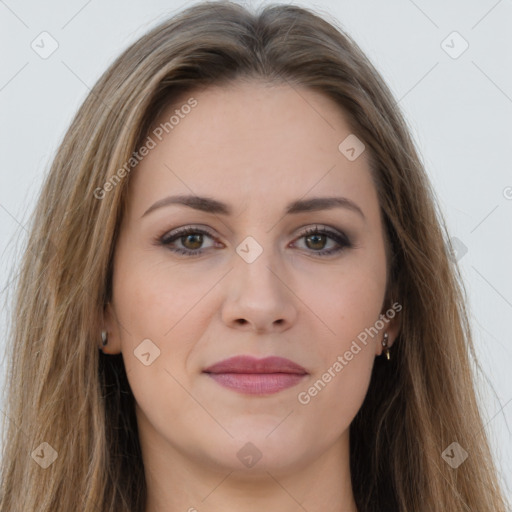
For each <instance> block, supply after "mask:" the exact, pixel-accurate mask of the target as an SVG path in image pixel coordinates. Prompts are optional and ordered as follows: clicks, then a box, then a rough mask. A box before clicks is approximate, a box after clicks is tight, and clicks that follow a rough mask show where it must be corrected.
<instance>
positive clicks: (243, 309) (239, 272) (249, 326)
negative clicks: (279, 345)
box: [222, 250, 298, 333]
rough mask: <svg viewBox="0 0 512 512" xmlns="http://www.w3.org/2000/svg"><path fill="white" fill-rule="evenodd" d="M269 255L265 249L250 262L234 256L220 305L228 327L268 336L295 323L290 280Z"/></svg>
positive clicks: (295, 305)
mask: <svg viewBox="0 0 512 512" xmlns="http://www.w3.org/2000/svg"><path fill="white" fill-rule="evenodd" d="M271 253H272V251H270V250H264V251H263V252H262V253H261V254H260V256H259V257H258V258H257V259H256V260H255V261H253V262H252V263H247V262H246V261H244V260H243V259H242V258H239V257H238V256H237V255H236V257H235V262H234V268H233V270H232V271H231V272H229V274H228V276H227V279H228V280H229V284H228V287H227V289H228V292H227V294H226V298H225V300H224V304H223V306H222V320H223V322H224V323H225V324H226V325H227V326H228V327H231V328H236V329H242V330H247V331H253V332H256V333H269V332H281V331H285V330H287V329H289V328H290V327H291V326H292V325H293V323H294V322H295V320H296V317H297V300H298V299H297V296H296V295H295V294H294V293H293V284H292V283H290V280H291V278H290V276H289V273H287V272H286V271H285V269H284V267H283V266H282V265H280V264H279V262H278V261H277V258H276V257H274V256H275V255H274V254H271Z"/></svg>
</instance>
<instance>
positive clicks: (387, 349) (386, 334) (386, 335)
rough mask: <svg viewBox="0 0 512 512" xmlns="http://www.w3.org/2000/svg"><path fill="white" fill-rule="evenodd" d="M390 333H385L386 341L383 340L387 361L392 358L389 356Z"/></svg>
mask: <svg viewBox="0 0 512 512" xmlns="http://www.w3.org/2000/svg"><path fill="white" fill-rule="evenodd" d="M388 338H389V336H388V333H387V332H385V333H384V339H383V340H382V346H383V347H384V349H385V351H386V352H385V354H386V359H387V360H388V361H389V360H390V359H391V356H390V355H389V347H388Z"/></svg>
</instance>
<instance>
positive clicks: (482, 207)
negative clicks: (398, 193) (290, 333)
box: [0, 0, 512, 496]
mask: <svg viewBox="0 0 512 512" xmlns="http://www.w3.org/2000/svg"><path fill="white" fill-rule="evenodd" d="M192 3H194V2H176V1H172V0H168V1H164V0H150V1H144V2H143V1H142V0H137V1H131V2H126V1H121V0H115V1H109V2H105V1H103V2H100V1H99V0H89V1H87V0H68V1H64V0H47V1H45V2H41V3H39V2H35V1H26V2H21V1H16V0H5V1H4V0H0V52H1V65H0V112H1V117H0V130H1V132H0V145H1V152H0V158H1V165H0V244H1V246H0V247H1V254H0V289H1V290H2V304H3V301H4V299H5V297H6V294H7V292H8V291H10V290H11V286H10V283H11V280H12V278H13V277H14V275H15V268H13V265H15V264H16V258H17V257H18V254H17V252H16V244H17V243H19V240H22V239H23V237H24V236H25V234H26V231H25V229H24V225H25V224H26V221H27V219H28V214H29V212H30V211H31V209H32V208H33V206H34V202H35V199H36V197H37V193H38V190H39V187H40V184H41V180H42V178H43V176H44V174H45V172H46V171H47V169H48V166H49V164H50V162H51V160H52V157H53V155H54V153H55V150H56V148H57V146H58V144H59V142H60V140H61V138H62V136H63V134H64V132H65V130H66V128H67V126H68V124H69V123H70V121H71V119H72V116H73V114H74V113H75V111H76V109H77V108H78V106H79V105H80V104H81V102H82V101H83V100H84V98H85V96H86V94H87V93H88V91H89V89H90V88H91V87H92V85H93V84H94V82H95V81H96V80H97V79H98V78H99V76H100V75H101V74H102V73H103V71H104V70H105V69H106V68H107V66H108V64H109V63H110V62H111V61H112V60H113V58H114V57H116V56H117V55H118V54H119V53H120V52H121V51H122V50H123V49H124V48H125V47H126V46H127V45H128V44H130V43H131V42H133V41H134V40H135V39H137V38H138V37H139V36H141V35H142V34H143V33H145V32H146V31H147V30H148V29H150V28H151V27H153V26H154V25H155V24H156V23H158V22H159V21H161V20H163V19H164V18H166V17H168V16H170V15H172V14H174V13H175V12H177V11H178V10H181V9H182V8H183V7H185V6H187V5H190V4H192ZM247 3H248V4H249V5H258V4H259V3H260V2H246V4H247ZM294 3H295V4H297V5H303V6H306V7H311V8H314V9H315V10H317V11H318V12H320V13H321V14H326V15H327V16H331V17H333V18H335V19H336V20H338V21H339V23H341V25H342V26H343V27H344V28H345V29H346V30H347V31H348V33H349V34H351V35H352V36H353V37H354V38H355V39H356V41H357V42H358V43H359V44H360V46H361V47H362V48H363V50H364V51H366V53H367V54H368V56H369V57H370V58H371V60H372V61H373V62H374V64H375V65H376V67H377V68H378V70H379V71H380V72H381V73H382V75H383V76H384V79H385V80H386V81H387V82H388V84H389V85H390V87H391V89H392V91H393V92H394V94H395V96H396V98H397V99H398V100H399V103H400V105H401V107H402V109H403V111H404V112H405V115H406V117H407V119H408V122H409V124H410V126H411V128H412V131H413V134H414V137H415V138H416V141H417V144H418V147H419V150H420V152H421V154H422V157H423V160H424V162H425V165H426V168H427V170H428V172H429V175H430V177H431V179H432V181H433V184H434V187H435V190H436V192H437V195H438V199H439V202H440V205H441V208H442V211H443V212H444V214H445V216H446V220H447V222H448V226H449V229H450V233H451V236H453V237H456V238H457V239H458V240H459V241H460V242H457V245H458V247H459V252H458V257H459V264H460V266H461V269H462V272H463V276H464V279H465V283H466V288H467V292H468V296H469V303H470V304H469V305H470V308H471V314H472V325H473V328H474V332H475V342H476V349H477V355H478V357H479V360H480V362H481V364H482V366H483V368H484V371H485V375H486V378H487V382H482V408H483V412H484V414H485V419H486V423H487V430H488V433H489V436H490V439H491V443H492V446H493V450H494V452H495V456H496V461H497V464H498V467H499V469H500V471H501V475H502V479H503V482H504V484H505V485H506V489H507V493H508V496H511V495H512V492H511V489H512V435H511V431H510V420H511V419H512V403H511V401H512V346H511V343H510V342H511V335H510V320H511V319H512V273H511V271H510V262H511V258H510V254H511V252H512V230H511V224H512V223H511V220H512V165H511V156H512V155H511V152H512V149H511V148H512V121H511V120H512V59H511V55H512V31H511V30H510V27H511V26H512V1H511V0H500V1H496V0H481V1H476V0H473V1H462V0H459V1H453V2H450V3H448V2H445V1H442V0H436V1H430V2H427V1H426V0H415V1H412V0H393V1H388V2H377V1H374V2H371V1H368V0H364V1H361V0H350V1H348V0H346V1H335V0H323V1H316V2H307V1H303V2H294ZM44 31H46V32H48V33H49V34H51V37H52V38H54V39H55V40H56V41H57V43H58V45H59V46H58V48H57V50H56V51H55V52H54V53H53V54H52V55H51V56H49V57H48V58H47V59H43V58H41V57H40V56H39V55H38V54H37V53H36V52H35V51H34V50H33V49H32V48H31V43H32V42H33V41H34V40H35V43H34V44H39V46H40V47H41V46H42V44H43V43H41V37H47V36H40V34H41V33H42V32H44ZM453 31H457V32H458V33H459V34H460V35H461V36H462V38H463V39H464V40H465V41H467V43H468V44H469V47H468V49H467V50H466V51H465V52H464V53H462V54H461V55H460V56H458V58H453V56H455V55H456V54H457V53H458V52H459V51H460V50H461V49H463V45H464V44H465V43H464V41H463V40H462V39H460V38H458V36H453V35H451V36H450V34H452V32H453ZM448 36H450V37H448ZM447 37H448V39H447ZM45 41H46V42H45V48H46V49H48V48H49V47H50V46H49V39H46V40H45ZM443 41H445V43H444V44H442V42H443ZM443 47H444V48H443ZM450 47H451V48H450ZM445 50H447V51H448V52H450V53H451V54H452V56H450V55H449V54H448V53H447V51H445ZM77 236H79V235H78V234H77ZM465 250H467V252H466V253H464V252H465ZM6 313H8V312H6V311H5V310H3V313H2V319H1V321H2V323H1V324H0V327H1V329H2V330H1V333H2V334H1V336H0V350H1V351H2V354H4V353H5V350H4V349H3V348H4V343H5V326H6ZM2 364H3V365H5V362H4V361H3V360H2ZM0 371H1V372H2V377H3V375H4V372H5V366H0ZM2 380H3V379H2ZM493 389H494V390H495V392H496V395H494V393H493ZM2 406H3V403H2V402H0V411H1V410H2ZM34 443H35V445H36V444H37V443H38V440H34ZM469 456H470V457H471V453H470V454H469Z"/></svg>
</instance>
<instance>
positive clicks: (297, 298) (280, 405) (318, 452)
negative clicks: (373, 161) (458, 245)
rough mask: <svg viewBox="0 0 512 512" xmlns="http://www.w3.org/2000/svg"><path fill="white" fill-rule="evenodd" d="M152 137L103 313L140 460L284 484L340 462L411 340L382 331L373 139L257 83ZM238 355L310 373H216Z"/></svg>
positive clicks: (210, 93) (181, 105)
mask: <svg viewBox="0 0 512 512" xmlns="http://www.w3.org/2000/svg"><path fill="white" fill-rule="evenodd" d="M186 105H188V107H187V106H186ZM176 110H177V111H178V112H176ZM173 115H174V118H172V120H171V116H173ZM166 122H167V125H165V123H166ZM149 135H150V138H151V140H152V142H150V141H149V139H147V140H146V145H147V149H148V151H147V154H146V156H144V157H143V159H142V160H141V162H140V164H139V165H138V167H137V168H136V169H135V170H133V171H132V176H131V180H132V181H131V183H130V189H129V197H128V209H127V212H126V214H125V216H124V218H123V222H122V227H121V232H120V237H119V239H118V243H117V246H116V252H115V259H114V277H113V298H112V302H111V307H110V308H109V309H108V310H107V317H106V323H107V328H108V331H109V344H108V347H107V348H108V350H107V351H108V352H109V353H118V352H122V354H123V360H124V363H125V366H126V371H127V375H128V379H129V383H130V386H131V389H132V391H133V393H134V396H135V399H136V411H137V419H138V425H139V435H140V437H141V443H142V446H143V451H144V450H146V452H148V451H153V453H154V454H155V457H162V458H164V457H165V458H168V457H169V456H170V455H172V456H173V457H174V459H173V460H179V457H180V456H181V457H183V458H184V459H186V460H188V461H197V462H200V463H201V464H202V465H208V466H210V467H219V466H221V467H225V468H232V469H244V466H245V467H247V468H251V467H252V466H254V467H255V469H256V468H261V469H262V470H263V469H270V468H272V469H273V470H274V471H279V470H282V471H285V470H291V469H293V468H298V467H299V466H300V465H304V464H310V463H311V462H312V461H313V460H315V459H318V458H319V457H321V456H326V454H328V453H331V454H332V453H338V454H339V453H341V451H339V450H340V449H341V448H342V447H344V449H346V448H347V446H348V427H349V425H350V423H351V421H352V419H353V418H354V416H355V415H356V413H357V411H358V410H359V408H360V407H361V404H362V402H363V399H364V397H365V394H366V391H367V388H368V384H369V379H370V374H371V370H372V365H373V362H374V358H375V356H376V355H379V354H380V353H381V349H382V347H381V341H382V335H383V332H384V331H387V332H388V333H389V334H390V336H389V341H390V344H391V343H392V341H393V339H394V337H395V334H396V333H395V330H394V325H395V323H396V322H394V321H389V322H385V327H384V328H382V321H381V322H379V315H380V314H381V313H385V312H386V308H385V305H384V294H385V285H386V256H385V245H384V233H383V227H382V222H381V219H380V214H379V205H378V201H377V195H376V189H375V187H374V184H373V182H372V180H371V177H370V170H369V164H368V159H367V156H368V155H367V152H366V151H364V149H363V146H361V142H360V141H358V140H357V139H354V137H353V135H352V136H351V130H350V128H349V126H348V124H347V122H346V121H345V119H344V116H343V114H342V112H341V111H340V109H339V108H338V107H337V106H336V104H335V103H333V102H332V101H331V100H330V99H328V98H327V97H325V96H323V95H320V94H319V93H316V92H313V91H311V90H308V89H303V88H295V87H294V88H292V87H290V86H288V85H279V86H269V85H263V84H262V83H259V82H250V83H243V82H238V83H236V84H235V85H231V86H229V87H226V86H223V87H210V88H207V89H205V90H203V91H200V92H197V93H194V94H190V95H188V96H184V97H183V99H182V101H180V102H178V103H175V104H174V105H173V106H172V108H169V109H168V110H167V111H166V112H165V113H164V114H163V115H162V116H161V118H160V119H159V120H158V121H157V122H156V123H155V125H154V127H153V129H152V132H151V133H150V134H149ZM347 137H349V139H347ZM160 139H161V140H160ZM345 139H347V140H345ZM343 141H345V142H343ZM342 142H343V144H341V149H340V147H339V146H340V143H342ZM361 151H362V152H361ZM142 153H146V151H141V152H140V154H142ZM176 196H182V197H184V196H187V197H188V198H189V199H187V200H186V201H183V202H179V201H177V200H171V199H169V198H172V197H176ZM199 198H204V200H200V199H199ZM326 198H339V199H336V200H330V201H328V202H327V201H325V200H326ZM105 200H107V199H105ZM314 200H317V202H315V201H314ZM324 201H325V203H324ZM187 203H188V204H187ZM315 227H317V228H318V230H319V233H318V234H307V231H308V230H311V229H315ZM184 228H190V231H191V232H192V233H188V234H186V233H185V234H183V233H180V234H178V235H177V236H175V235H176V232H177V231H178V230H180V229H184ZM376 325H377V330H378V333H377V334H375V332H376V328H375V326H376ZM372 329H373V330H372ZM369 333H370V334H369ZM363 340H364V341H363ZM235 356H250V357H252V358H257V359H261V358H268V357H279V358H285V359H288V360H290V361H292V362H293V363H295V365H296V366H293V365H290V364H283V361H275V360H274V361H272V360H269V361H268V362H267V365H266V366H265V365H264V364H261V365H259V366H258V365H257V364H256V365H253V366H251V365H250V364H249V363H247V361H243V360H242V361H240V360H238V361H236V360H235V361H234V362H233V361H232V362H231V363H229V362H228V363H227V364H226V365H224V367H217V371H218V373H208V372H206V371H205V370H206V369H208V368H209V367H212V365H214V364H215V363H218V362H221V361H224V360H226V359H229V358H232V357H235ZM297 367H300V368H302V369H300V368H299V369H297ZM213 370H215V368H214V369H213ZM258 372H259V373H258ZM287 372H291V373H287ZM248 443H251V444H248ZM258 459H259V460H258ZM255 464H256V465H255Z"/></svg>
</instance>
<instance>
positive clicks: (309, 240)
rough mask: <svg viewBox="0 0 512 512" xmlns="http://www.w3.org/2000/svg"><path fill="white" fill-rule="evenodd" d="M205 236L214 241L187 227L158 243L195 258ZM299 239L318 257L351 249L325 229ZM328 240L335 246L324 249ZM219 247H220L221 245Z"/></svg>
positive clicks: (339, 236)
mask: <svg viewBox="0 0 512 512" xmlns="http://www.w3.org/2000/svg"><path fill="white" fill-rule="evenodd" d="M205 236H206V237H208V238H211V239H212V240H214V236H213V235H212V234H211V233H209V232H208V231H205V230H203V229H199V228H192V227H187V228H182V229H179V230H176V231H173V232H171V233H168V234H165V235H163V236H162V237H160V239H159V240H158V242H159V243H160V244H161V245H164V246H166V247H167V248H169V249H170V250H171V251H173V252H176V253H178V254H182V255H185V256H197V255H199V254H202V253H203V250H204V249H205V248H204V247H202V245H203V241H204V237H205ZM301 239H304V241H305V244H306V246H308V247H309V248H310V249H312V252H313V253H314V254H315V255H320V256H323V255H328V254H334V253H337V252H340V251H342V250H343V249H345V248H348V247H351V243H350V241H349V239H348V237H347V236H346V235H345V234H344V233H341V232H340V233H337V232H334V231H331V230H328V229H325V228H322V229H319V228H318V226H316V227H315V228H310V229H308V230H306V231H304V232H303V233H301V235H299V237H298V238H297V239H296V240H301ZM328 240H331V241H334V242H335V246H334V247H331V248H330V249H325V245H326V243H327V241H328ZM175 242H180V243H181V244H182V246H183V247H176V246H173V245H174V243H175ZM214 245H215V244H214ZM336 245H337V246H336ZM220 246H222V244H221V245H220ZM319 246H321V247H319ZM211 247H213V245H212V246H210V247H207V249H208V248H211Z"/></svg>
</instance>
